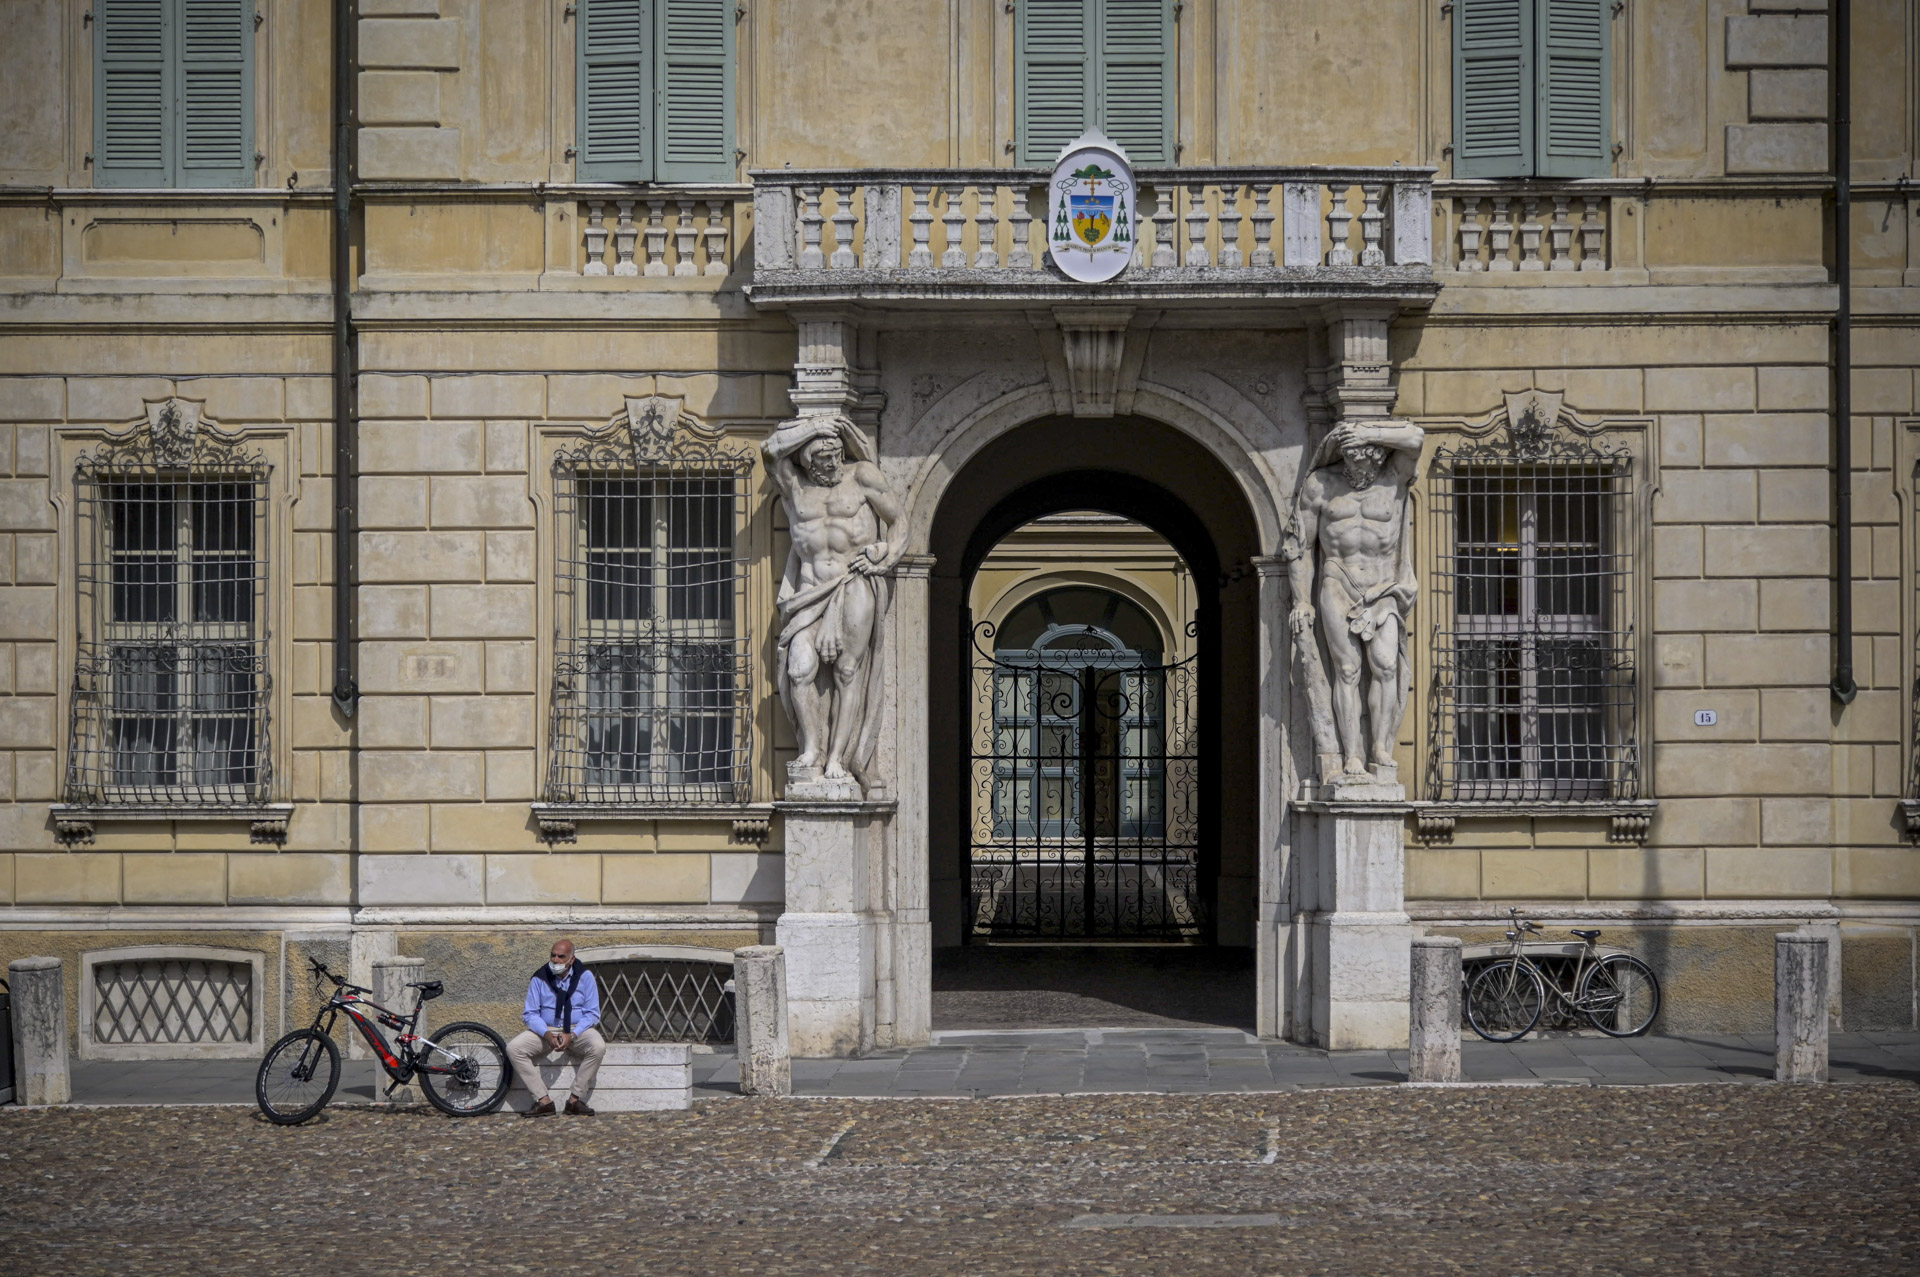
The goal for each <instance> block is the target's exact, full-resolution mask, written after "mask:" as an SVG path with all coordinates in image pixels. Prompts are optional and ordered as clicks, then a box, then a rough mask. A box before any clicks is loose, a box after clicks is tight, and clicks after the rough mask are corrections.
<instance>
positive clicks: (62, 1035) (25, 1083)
mask: <svg viewBox="0 0 1920 1277" xmlns="http://www.w3.org/2000/svg"><path fill="white" fill-rule="evenodd" d="M7 986H8V987H9V988H10V989H11V990H12V991H13V1043H12V1045H11V1047H10V1048H9V1049H10V1050H11V1051H12V1052H13V1099H14V1103H16V1104H27V1105H44V1104H66V1103H68V1102H70V1101H71V1100H72V1099H73V1074H72V1073H71V1072H69V1071H68V1069H67V981H66V971H65V967H64V964H62V963H61V961H60V959H58V958H21V959H20V960H19V961H17V962H10V963H8V964H7Z"/></svg>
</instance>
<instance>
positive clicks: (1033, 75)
mask: <svg viewBox="0 0 1920 1277" xmlns="http://www.w3.org/2000/svg"><path fill="white" fill-rule="evenodd" d="M1096 7H1097V0H1020V5H1019V7H1018V9H1017V10H1016V11H1015V14H1014V23H1015V26H1016V28H1017V30H1016V32H1015V41H1014V45H1015V54H1014V56H1015V61H1016V64H1017V65H1016V72H1015V78H1014V116H1015V120H1016V125H1015V130H1016V138H1015V149H1016V152H1017V158H1018V159H1019V162H1020V163H1021V164H1052V163H1053V161H1054V158H1055V157H1056V156H1058V155H1059V154H1060V148H1061V147H1063V146H1065V145H1066V144H1067V143H1069V142H1071V141H1073V139H1075V138H1077V137H1079V136H1080V135H1081V134H1082V133H1084V132H1086V131H1087V124H1088V122H1089V121H1091V120H1092V119H1093V103H1094V80H1093V61H1094V60H1093V47H1094V16H1095V9H1096Z"/></svg>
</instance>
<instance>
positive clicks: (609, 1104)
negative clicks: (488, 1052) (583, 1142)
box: [507, 1042, 693, 1113]
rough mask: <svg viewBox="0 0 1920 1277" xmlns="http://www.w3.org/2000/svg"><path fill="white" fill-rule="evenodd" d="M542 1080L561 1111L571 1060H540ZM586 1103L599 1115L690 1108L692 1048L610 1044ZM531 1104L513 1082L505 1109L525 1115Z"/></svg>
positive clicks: (663, 1044)
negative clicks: (599, 1113)
mask: <svg viewBox="0 0 1920 1277" xmlns="http://www.w3.org/2000/svg"><path fill="white" fill-rule="evenodd" d="M536 1063H537V1064H538V1065H539V1067H540V1080H541V1081H542V1082H545V1083H546V1084H547V1092H548V1094H550V1095H551V1096H553V1102H554V1104H555V1105H556V1106H565V1104H566V1102H567V1096H568V1095H569V1094H571V1093H572V1090H573V1076H574V1069H573V1057H572V1056H570V1055H567V1054H566V1053H565V1052H561V1053H558V1054H555V1055H547V1056H542V1057H540V1058H539V1059H538V1060H537V1061H536ZM587 1103H588V1104H589V1105H590V1106H591V1107H592V1108H594V1109H595V1110H597V1111H599V1112H601V1113H647V1112H655V1111H658V1110H661V1109H684V1108H691V1107H692V1106H693V1047H692V1046H691V1045H690V1044H688V1043H685V1042H609V1043H607V1058H606V1059H604V1060H602V1061H601V1062H600V1072H599V1073H597V1074H596V1075H595V1076H594V1079H593V1094H592V1095H590V1096H588V1097H587ZM533 1105H534V1098H533V1096H532V1095H530V1094H528V1092H527V1090H526V1088H525V1087H523V1086H521V1085H520V1080H519V1079H518V1078H515V1079H514V1082H513V1089H512V1090H511V1091H508V1092H507V1107H508V1108H509V1109H511V1110H513V1111H514V1112H515V1113H524V1112H526V1111H527V1110H528V1109H530V1108H532V1107H533Z"/></svg>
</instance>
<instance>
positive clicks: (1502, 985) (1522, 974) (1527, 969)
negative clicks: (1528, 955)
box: [1467, 958, 1547, 1042]
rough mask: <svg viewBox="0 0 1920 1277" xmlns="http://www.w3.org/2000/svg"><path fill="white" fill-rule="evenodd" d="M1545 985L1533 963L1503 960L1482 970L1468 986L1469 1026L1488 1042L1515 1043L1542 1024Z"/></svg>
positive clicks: (1512, 959)
mask: <svg viewBox="0 0 1920 1277" xmlns="http://www.w3.org/2000/svg"><path fill="white" fill-rule="evenodd" d="M1546 1003H1547V989H1546V985H1545V984H1543V983H1542V982H1541V980H1540V973H1539V972H1538V971H1536V970H1534V968H1533V964H1532V963H1530V962H1522V961H1520V960H1519V959H1518V958H1504V959H1502V960H1500V961H1498V962H1493V963H1489V964H1488V965H1486V966H1484V967H1482V968H1480V970H1479V971H1478V972H1476V973H1475V974H1474V977H1473V979H1472V980H1471V981H1469V982H1468V984H1467V1023H1468V1024H1470V1025H1472V1026H1473V1031H1474V1032H1475V1033H1478V1034H1479V1035H1480V1036H1481V1037H1483V1038H1485V1039H1486V1040H1487V1041H1489V1042H1513V1041H1517V1040H1518V1039H1520V1038H1523V1037H1525V1036H1527V1033H1528V1032H1529V1031H1530V1030H1531V1029H1532V1028H1533V1026H1534V1025H1536V1024H1538V1023H1539V1022H1540V1012H1541V1011H1542V1010H1544V1009H1545V1007H1546Z"/></svg>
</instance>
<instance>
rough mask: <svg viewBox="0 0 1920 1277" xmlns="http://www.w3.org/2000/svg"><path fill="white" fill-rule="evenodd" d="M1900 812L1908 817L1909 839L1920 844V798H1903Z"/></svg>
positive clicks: (1907, 833)
mask: <svg viewBox="0 0 1920 1277" xmlns="http://www.w3.org/2000/svg"><path fill="white" fill-rule="evenodd" d="M1900 812H1901V814H1902V815H1903V816H1905V817H1906V835H1907V841H1908V842H1910V843H1914V844H1915V845H1920V798H1902V799H1901V800H1900Z"/></svg>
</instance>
